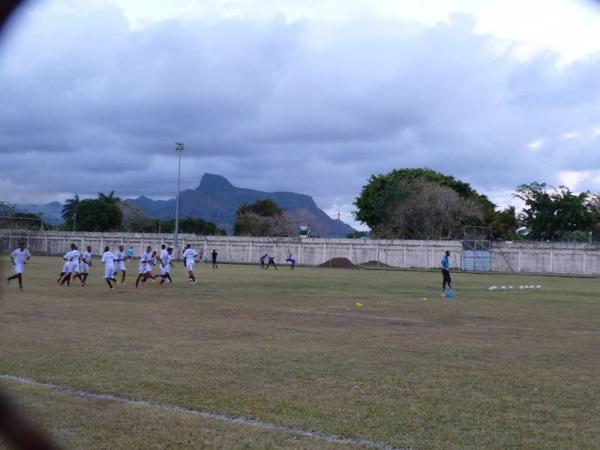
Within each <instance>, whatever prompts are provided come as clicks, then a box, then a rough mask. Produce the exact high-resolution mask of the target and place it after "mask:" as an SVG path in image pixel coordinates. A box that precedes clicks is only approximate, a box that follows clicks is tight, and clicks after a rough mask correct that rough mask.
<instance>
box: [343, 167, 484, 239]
mask: <svg viewBox="0 0 600 450" xmlns="http://www.w3.org/2000/svg"><path fill="white" fill-rule="evenodd" d="M417 179H418V180H422V181H426V182H429V183H432V184H434V185H438V186H441V187H446V188H449V189H451V190H453V191H454V192H456V193H457V194H458V196H459V197H460V198H462V199H463V200H467V201H469V202H471V203H474V204H478V205H479V206H480V207H481V209H482V215H481V218H480V219H479V222H478V223H472V224H471V225H484V224H485V223H488V222H489V221H490V219H491V217H492V215H493V213H494V210H495V205H494V204H493V203H492V202H491V201H490V200H489V199H488V198H487V197H486V196H485V195H482V194H479V193H478V192H477V191H475V190H474V189H473V188H472V187H471V186H470V185H469V184H468V183H465V182H463V181H460V180H457V179H455V178H454V177H452V176H448V175H444V174H442V173H439V172H436V171H433V170H431V169H426V168H416V169H398V170H392V171H391V172H389V173H388V174H386V175H372V176H371V178H369V181H368V183H367V184H366V185H365V186H363V189H362V191H361V193H360V195H359V196H358V197H357V198H356V200H355V202H354V205H355V206H356V208H357V211H356V213H355V216H356V219H357V220H359V221H360V222H362V223H365V224H367V225H368V226H369V227H370V228H371V229H375V228H377V227H380V226H381V225H382V224H383V223H384V222H385V221H386V219H387V215H388V211H389V202H390V200H391V199H392V198H394V199H395V200H399V199H398V198H397V196H398V192H397V185H398V184H399V183H408V182H410V181H414V180H417ZM440 192H441V191H440Z"/></svg>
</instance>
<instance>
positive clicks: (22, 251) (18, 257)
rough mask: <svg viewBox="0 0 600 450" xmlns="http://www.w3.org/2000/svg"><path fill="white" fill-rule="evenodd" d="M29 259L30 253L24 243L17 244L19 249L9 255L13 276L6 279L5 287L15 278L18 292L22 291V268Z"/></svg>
mask: <svg viewBox="0 0 600 450" xmlns="http://www.w3.org/2000/svg"><path fill="white" fill-rule="evenodd" d="M29 258H31V253H30V252H29V249H28V248H27V246H26V245H25V242H19V247H18V248H17V249H15V250H14V251H13V252H12V253H11V254H10V260H11V261H12V264H13V267H14V270H15V274H14V275H13V276H11V277H8V278H7V279H6V284H7V285H8V284H10V282H11V280H14V279H15V278H16V279H17V280H19V290H20V291H22V290H23V268H24V266H25V264H27V261H29Z"/></svg>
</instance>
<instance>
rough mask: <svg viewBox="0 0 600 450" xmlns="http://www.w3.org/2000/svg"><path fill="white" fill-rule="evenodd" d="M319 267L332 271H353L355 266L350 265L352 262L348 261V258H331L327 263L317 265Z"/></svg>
mask: <svg viewBox="0 0 600 450" xmlns="http://www.w3.org/2000/svg"><path fill="white" fill-rule="evenodd" d="M319 267H331V268H333V269H353V268H354V267H356V266H355V265H354V264H352V261H350V260H349V259H348V258H331V259H330V260H329V261H325V262H324V263H323V264H319Z"/></svg>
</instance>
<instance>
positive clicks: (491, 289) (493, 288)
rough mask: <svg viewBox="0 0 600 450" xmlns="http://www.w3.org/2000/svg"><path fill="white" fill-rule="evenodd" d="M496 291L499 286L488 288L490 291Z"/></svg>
mask: <svg viewBox="0 0 600 450" xmlns="http://www.w3.org/2000/svg"><path fill="white" fill-rule="evenodd" d="M496 289H498V286H490V287H489V288H488V290H490V291H495V290H496Z"/></svg>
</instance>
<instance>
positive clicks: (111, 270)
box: [102, 245, 117, 289]
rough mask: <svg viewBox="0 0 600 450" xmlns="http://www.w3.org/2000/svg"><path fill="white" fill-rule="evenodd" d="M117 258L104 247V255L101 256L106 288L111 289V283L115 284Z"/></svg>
mask: <svg viewBox="0 0 600 450" xmlns="http://www.w3.org/2000/svg"><path fill="white" fill-rule="evenodd" d="M116 259H117V257H116V256H115V254H114V253H113V252H111V251H110V248H109V247H108V245H107V246H106V247H104V254H103V255H102V262H103V263H104V279H105V280H106V284H108V287H109V288H111V289H113V285H112V283H111V281H112V282H114V283H116V282H117V280H115V260H116Z"/></svg>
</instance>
